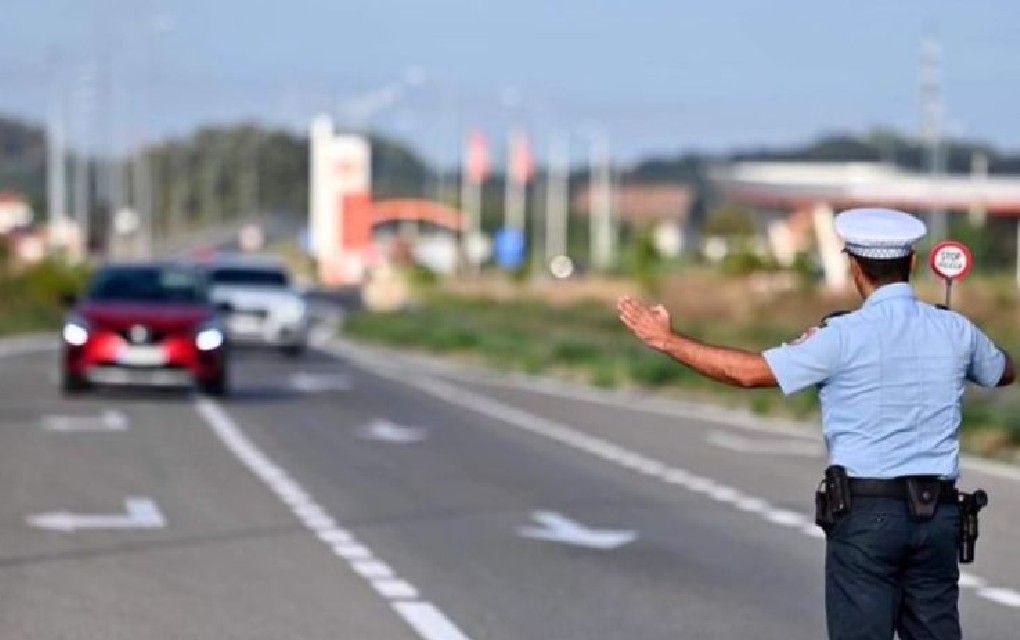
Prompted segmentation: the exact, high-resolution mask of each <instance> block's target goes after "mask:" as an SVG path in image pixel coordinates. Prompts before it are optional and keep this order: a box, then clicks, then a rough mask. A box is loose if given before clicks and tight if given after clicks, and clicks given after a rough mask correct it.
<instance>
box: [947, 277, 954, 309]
mask: <svg viewBox="0 0 1020 640" xmlns="http://www.w3.org/2000/svg"><path fill="white" fill-rule="evenodd" d="M952 308H953V279H952V278H946V309H952Z"/></svg>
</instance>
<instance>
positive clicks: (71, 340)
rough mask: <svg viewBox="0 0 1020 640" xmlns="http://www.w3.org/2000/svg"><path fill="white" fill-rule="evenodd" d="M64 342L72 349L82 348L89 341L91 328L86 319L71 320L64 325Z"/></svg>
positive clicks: (75, 318) (76, 318)
mask: <svg viewBox="0 0 1020 640" xmlns="http://www.w3.org/2000/svg"><path fill="white" fill-rule="evenodd" d="M62 333H63V336H64V342H66V343H67V344H69V345H71V346H72V347H80V346H82V345H84V344H85V343H86V342H88V340H89V326H88V323H87V322H85V320H84V319H82V318H79V317H73V318H69V319H68V320H67V322H65V323H64V330H63V332H62Z"/></svg>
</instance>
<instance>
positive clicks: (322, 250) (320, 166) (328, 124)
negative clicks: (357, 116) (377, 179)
mask: <svg viewBox="0 0 1020 640" xmlns="http://www.w3.org/2000/svg"><path fill="white" fill-rule="evenodd" d="M310 147H311V158H310V160H311V180H310V187H311V193H310V194H309V196H310V197H309V205H310V209H311V211H310V217H309V230H310V232H311V249H312V255H313V256H314V257H315V258H316V260H317V261H318V265H319V278H320V279H321V280H322V282H323V283H324V284H327V285H345V284H357V283H360V282H361V281H362V279H363V277H364V273H365V269H366V267H367V266H369V265H368V261H369V260H370V258H371V256H372V255H373V253H374V252H373V244H372V220H371V209H372V176H371V150H370V147H369V144H368V141H367V140H366V139H365V138H364V137H362V136H358V135H339V136H338V135H336V134H335V133H334V131H333V122H332V120H331V119H330V118H329V116H319V117H318V118H316V119H315V120H314V121H313V123H312V130H311V140H310Z"/></svg>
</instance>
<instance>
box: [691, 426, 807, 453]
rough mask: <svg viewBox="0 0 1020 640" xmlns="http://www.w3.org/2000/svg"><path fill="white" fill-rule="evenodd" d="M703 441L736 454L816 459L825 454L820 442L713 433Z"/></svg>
mask: <svg viewBox="0 0 1020 640" xmlns="http://www.w3.org/2000/svg"><path fill="white" fill-rule="evenodd" d="M705 440H706V441H707V442H708V443H709V444H713V445H715V446H717V447H719V448H721V449H728V450H729V451H736V452H738V453H752V454H760V455H778V456H802V457H805V458H816V457H818V456H821V455H822V454H824V453H825V448H824V447H823V446H822V443H820V442H812V441H807V440H793V439H790V438H787V439H784V440H777V439H774V438H769V439H763V438H748V437H745V436H739V435H737V434H735V433H725V432H723V431H713V432H711V433H709V434H708V436H707V437H706V438H705Z"/></svg>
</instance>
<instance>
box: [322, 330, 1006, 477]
mask: <svg viewBox="0 0 1020 640" xmlns="http://www.w3.org/2000/svg"><path fill="white" fill-rule="evenodd" d="M321 348H322V349H323V350H325V351H326V352H333V353H339V354H340V355H342V356H343V357H345V358H348V359H353V358H355V357H360V358H362V360H365V357H364V355H363V354H364V353H371V352H376V353H381V354H386V355H388V356H390V355H392V352H391V351H389V350H386V349H382V348H380V349H372V350H369V349H365V348H363V347H359V346H355V345H351V344H350V343H347V342H344V341H343V340H334V341H333V342H331V343H330V344H328V345H323V346H322V347H321ZM398 357H399V358H400V360H401V361H402V362H410V363H413V364H414V365H415V366H418V367H421V368H423V369H427V370H430V371H432V372H435V373H437V374H439V375H445V376H449V377H451V378H455V379H459V380H461V381H465V382H470V383H474V384H484V385H487V386H490V387H500V388H504V389H515V390H522V389H523V390H525V391H530V392H532V393H540V394H542V395H546V396H552V397H557V398H566V399H569V400H579V401H583V402H588V403H591V404H599V405H603V406H608V407H620V406H625V407H627V408H628V409H629V410H632V411H640V412H642V413H650V414H655V415H659V416H667V417H677V418H684V419H689V420H697V421H700V422H709V423H712V424H717V425H721V426H728V427H735V428H738V429H744V430H746V431H756V432H764V433H770V434H773V435H775V434H782V435H785V436H790V437H793V438H801V439H804V440H809V441H816V442H821V434H820V433H819V431H818V429H817V424H812V423H807V422H803V421H802V422H796V421H794V420H777V419H770V418H765V417H762V416H758V415H754V414H753V413H751V412H749V411H742V410H735V409H730V408H726V407H720V406H717V405H712V404H709V403H699V402H684V401H679V400H675V399H663V398H661V397H656V396H654V395H652V394H648V393H641V392H639V391H631V390H607V389H592V388H588V387H583V386H580V385H578V384H576V383H572V382H567V381H564V380H557V379H555V378H550V377H541V376H533V375H528V374H524V373H517V372H513V373H500V374H498V375H494V374H493V373H492V372H491V371H486V370H484V369H482V368H480V367H476V366H471V365H464V364H461V363H456V362H450V361H446V360H440V359H437V358H435V357H431V356H424V355H418V354H414V355H408V354H399V355H398ZM960 463H961V465H962V466H963V468H964V469H967V470H973V471H978V472H980V473H984V474H987V475H990V476H995V477H997V478H1002V479H1006V480H1012V481H1014V482H1020V468H1018V467H1017V466H1016V465H1014V464H1009V463H1003V462H997V461H995V460H987V459H983V458H977V457H975V456H971V455H961V456H960Z"/></svg>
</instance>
